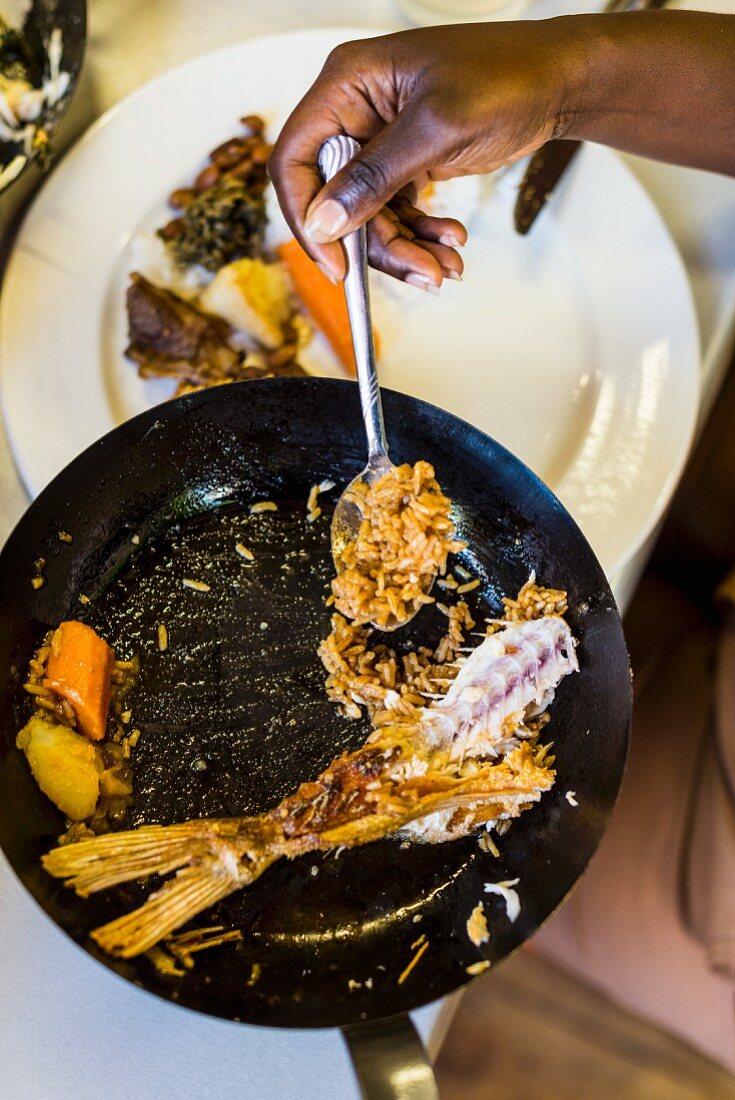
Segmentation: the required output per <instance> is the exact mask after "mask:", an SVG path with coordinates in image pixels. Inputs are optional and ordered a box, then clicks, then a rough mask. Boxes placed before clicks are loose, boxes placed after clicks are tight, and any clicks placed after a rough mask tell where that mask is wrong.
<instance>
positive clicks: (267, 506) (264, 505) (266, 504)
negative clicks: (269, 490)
mask: <svg viewBox="0 0 735 1100" xmlns="http://www.w3.org/2000/svg"><path fill="white" fill-rule="evenodd" d="M277 511H278V505H277V504H276V502H275V501H273V500H258V501H256V502H255V504H251V505H250V514H251V516H257V515H258V513H260V512H277Z"/></svg>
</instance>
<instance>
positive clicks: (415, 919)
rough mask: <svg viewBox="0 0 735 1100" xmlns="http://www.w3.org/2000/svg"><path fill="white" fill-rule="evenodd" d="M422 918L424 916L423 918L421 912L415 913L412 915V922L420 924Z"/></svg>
mask: <svg viewBox="0 0 735 1100" xmlns="http://www.w3.org/2000/svg"><path fill="white" fill-rule="evenodd" d="M423 919H424V918H423V916H422V914H421V913H415V914H414V916H413V917H412V920H413V923H414V924H420V923H421V921H422V920H423Z"/></svg>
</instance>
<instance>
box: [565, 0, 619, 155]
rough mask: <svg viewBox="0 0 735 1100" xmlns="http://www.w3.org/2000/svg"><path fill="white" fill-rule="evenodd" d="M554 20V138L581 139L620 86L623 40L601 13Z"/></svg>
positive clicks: (607, 107) (607, 106)
mask: <svg viewBox="0 0 735 1100" xmlns="http://www.w3.org/2000/svg"><path fill="white" fill-rule="evenodd" d="M549 23H553V24H554V25H555V26H554V30H555V34H554V35H553V36H552V39H553V41H554V52H555V60H556V65H557V73H558V87H557V102H556V117H555V124H554V133H553V136H554V137H555V138H572V139H582V138H584V137H586V136H588V134H589V133H590V131H591V130H593V129H594V127H595V123H596V121H597V120H598V119H599V118H600V116H601V115H603V114H604V113H605V111H607V110H609V109H610V107H611V102H612V98H613V92H614V90H615V89H616V88H619V83H620V82H619V77H618V76H616V73H619V64H618V57H619V53H620V43H619V42H618V41H617V40H616V38H614V37H613V36H612V35H611V34H609V33H608V27H607V21H606V20H605V19H604V18H601V17H600V16H599V15H591V16H561V17H559V18H557V19H553V20H549Z"/></svg>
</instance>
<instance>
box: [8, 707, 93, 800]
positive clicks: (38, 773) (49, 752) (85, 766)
mask: <svg viewBox="0 0 735 1100" xmlns="http://www.w3.org/2000/svg"><path fill="white" fill-rule="evenodd" d="M16 744H17V746H18V748H19V749H22V750H23V752H24V753H25V755H26V760H27V761H28V763H29V765H30V768H31V771H32V772H33V778H34V779H35V780H36V783H38V785H39V787H40V788H41V790H42V791H43V793H44V794H45V795H46V796H47V797H48V798H50V799H51V801H52V802H53V803H54V805H55V806H58V808H59V809H60V810H61V812H62V813H63V814H66V816H67V817H68V818H69V819H70V820H71V821H85V820H86V819H87V818H89V817H91V816H92V814H93V813H94V811H95V808H96V806H97V800H98V798H99V793H100V763H99V756H98V753H97V750H96V749H95V747H94V745H93V744H92V743H91V742H90V741H89V740H88V739H87V738H86V737H82V736H81V735H80V734H78V733H74V732H73V730H70V729H67V728H66V726H61V725H58V724H57V723H55V722H50V721H47V720H46V719H45V718H42V717H41V716H40V715H38V714H35V715H34V716H33V718H31V720H30V721H29V722H27V723H26V725H25V726H24V727H23V729H22V730H21V731H20V733H19V734H18V737H17V740H16Z"/></svg>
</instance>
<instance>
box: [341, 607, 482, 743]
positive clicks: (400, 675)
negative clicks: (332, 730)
mask: <svg viewBox="0 0 735 1100" xmlns="http://www.w3.org/2000/svg"><path fill="white" fill-rule="evenodd" d="M448 618H449V622H448V624H447V630H446V633H445V634H444V636H443V637H442V638H441V640H440V642H439V644H438V645H437V647H436V649H434V650H431V649H429V648H428V647H421V648H420V649H418V650H416V651H415V652H410V653H406V654H404V655H403V656H402V657H401V656H398V654H397V653H396V651H395V650H393V649H391V648H390V647H389V646H387V645H384V644H377V645H371V643H370V638H371V635H372V631H371V630H370V628H369V627H366V626H363V625H360V624H358V623H350V622H348V621H347V619H345V618H344V616H343V615H339V614H337V615H333V616H332V632H331V634H330V635H329V637H328V638H325V639H324V641H323V642H322V643H321V645H320V646H319V656H320V657H321V660H322V664H323V665H324V667H325V669H326V670H327V672H328V674H329V675H328V676H327V683H326V688H327V695H328V696H329V698H330V699H331V700H332V702H334V703H337V704H339V705H340V706H341V707H342V709H343V711H344V713H345V714H346V715H347V716H348V717H350V718H359V717H360V716H361V714H362V710H361V707H366V708H367V711H368V713H369V715H370V717H371V720H372V723H373V725H374V726H375V727H376V728H378V727H380V726H385V725H389V724H391V723H394V722H406V721H415V720H416V719H417V717H418V715H419V712H420V711H421V710H422V709H423V708H424V707H425V706H426V704H427V702H428V700H429V699H430V698H432V697H434V696H436V695H443V694H444V693H445V691H446V689H447V687H448V686H449V684H450V683H451V682H452V680H453V679H454V677H455V676H456V675H457V672H458V671H459V670H458V668H456V667H452V662H453V661H454V660H455V659H456V656H457V654H458V652H459V650H460V648H461V647H462V646H463V645H464V642H465V632H466V631H469V630H471V629H472V627H473V626H474V625H475V623H474V620H473V618H472V616H471V615H470V612H469V608H468V607H467V604H466V603H458V604H457V605H456V607H452V608H449V609H448Z"/></svg>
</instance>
